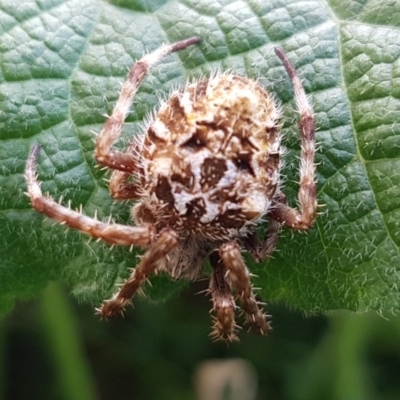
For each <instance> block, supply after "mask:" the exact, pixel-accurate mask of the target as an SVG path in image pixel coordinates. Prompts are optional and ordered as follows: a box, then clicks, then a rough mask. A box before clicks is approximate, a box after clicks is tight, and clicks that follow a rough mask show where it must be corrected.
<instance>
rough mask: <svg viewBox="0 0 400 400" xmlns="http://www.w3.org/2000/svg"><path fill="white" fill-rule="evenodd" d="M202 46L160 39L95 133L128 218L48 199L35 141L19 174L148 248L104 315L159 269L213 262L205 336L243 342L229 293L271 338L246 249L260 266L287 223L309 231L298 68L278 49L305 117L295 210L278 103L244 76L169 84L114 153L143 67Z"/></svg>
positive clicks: (88, 223)
mask: <svg viewBox="0 0 400 400" xmlns="http://www.w3.org/2000/svg"><path fill="white" fill-rule="evenodd" d="M199 42H200V39H199V38H197V37H192V38H188V39H185V40H182V41H179V42H176V43H174V44H170V45H163V46H161V47H160V48H158V49H157V50H155V51H154V52H152V53H150V54H147V55H145V56H144V57H143V58H141V59H140V60H138V61H137V62H136V63H135V64H134V65H133V66H132V68H131V69H130V71H129V75H128V78H127V80H126V82H125V83H124V85H123V87H122V90H121V93H120V95H119V98H118V100H117V103H116V105H115V108H114V110H113V112H112V114H111V115H110V116H109V117H108V118H107V121H106V123H105V125H104V127H103V129H102V131H101V132H100V134H99V135H98V136H97V140H96V149H95V157H96V160H97V161H98V163H100V164H101V165H103V166H106V167H109V168H111V169H112V170H113V173H112V175H111V179H110V184H109V188H110V193H111V196H112V197H113V198H114V199H120V200H127V199H129V200H137V202H136V204H135V205H134V206H133V208H132V218H133V221H134V225H133V226H127V225H121V224H117V223H105V222H101V221H98V220H97V219H95V218H94V219H93V218H89V217H87V216H85V215H83V214H82V211H74V210H71V209H70V207H64V206H63V205H61V204H58V203H57V202H55V201H54V200H53V199H52V198H51V197H49V196H48V195H47V196H46V195H43V194H42V192H41V189H40V184H39V182H38V180H37V175H36V160H37V157H38V153H39V151H40V146H39V145H34V146H33V147H32V149H31V152H30V155H29V158H28V161H27V166H26V172H25V177H26V182H27V187H28V195H29V197H30V200H31V202H32V205H33V207H34V208H35V209H36V210H37V211H39V212H42V213H44V214H45V215H47V216H48V217H50V218H53V219H55V220H56V221H58V222H60V223H62V224H65V225H67V226H69V227H71V228H75V229H78V230H80V231H82V232H85V233H87V234H89V235H91V236H93V237H96V238H99V239H102V240H104V241H105V242H107V243H111V244H115V245H126V246H131V247H132V246H139V247H142V248H144V249H145V253H144V255H143V256H142V257H141V259H140V262H139V264H138V265H137V266H136V268H135V269H134V270H133V272H132V274H131V276H130V277H129V278H128V279H127V280H126V281H125V282H124V283H123V285H122V286H121V287H120V288H119V289H118V291H117V292H116V293H115V294H114V295H113V296H112V297H111V298H110V299H108V300H105V301H104V302H103V303H102V305H101V306H100V307H99V308H97V312H98V313H99V314H101V315H102V316H103V317H105V318H110V317H113V316H114V315H116V314H118V313H120V312H122V311H123V310H124V308H125V306H126V305H127V304H128V303H130V302H131V298H132V296H133V295H134V294H135V292H136V291H138V290H139V289H140V288H141V286H142V285H143V284H144V283H145V282H146V281H147V279H148V277H149V276H150V275H151V274H153V273H155V272H158V271H165V272H166V273H168V274H169V275H170V276H171V277H172V278H174V279H181V278H185V279H191V280H193V279H197V278H199V277H200V276H202V274H203V269H204V264H205V262H206V260H207V259H208V260H209V262H210V265H211V267H212V274H211V277H210V284H209V290H208V291H209V294H210V295H211V298H212V303H213V312H214V317H213V320H214V321H213V328H212V332H211V336H213V337H214V338H215V339H222V340H225V341H232V340H237V339H238V337H237V330H238V328H239V327H238V326H237V325H236V323H235V310H236V304H235V296H236V297H237V298H238V299H239V301H240V303H241V306H242V310H243V314H244V316H245V323H246V324H247V325H248V326H249V327H250V328H251V329H252V330H253V331H255V332H257V333H260V334H266V333H267V332H268V331H269V329H270V322H269V319H270V316H269V315H267V314H266V313H265V311H264V310H263V305H262V304H261V303H259V302H258V301H257V299H256V297H255V295H254V290H253V287H252V283H251V276H252V275H251V274H250V272H249V270H248V269H247V267H246V265H245V262H244V261H243V258H242V255H241V252H242V251H241V249H242V248H243V249H244V250H246V251H247V252H248V253H250V255H251V256H252V257H253V258H254V259H255V260H256V261H257V262H261V261H262V260H265V259H266V258H268V257H269V256H270V255H271V253H272V251H273V250H274V247H275V245H276V243H277V239H278V234H279V231H280V229H281V227H282V225H286V226H288V227H289V228H292V229H298V230H306V229H309V228H310V227H311V225H312V224H313V222H314V220H315V217H316V208H317V200H316V183H315V177H314V174H315V165H314V153H315V136H314V131H315V126H314V118H313V111H312V108H311V106H310V105H309V103H308V101H307V98H306V94H305V91H304V88H303V86H302V84H301V81H300V79H299V77H298V75H297V73H296V70H295V68H294V66H293V65H292V63H291V62H290V61H289V60H288V58H287V57H286V55H285V53H284V52H283V50H282V49H280V48H276V49H275V53H276V55H277V56H278V57H279V58H280V60H281V62H282V63H283V65H284V67H285V69H286V71H287V73H288V75H289V77H290V80H291V82H292V86H293V90H294V96H295V100H296V104H297V108H298V112H299V114H300V122H299V127H300V135H301V161H300V184H299V194H298V201H299V210H297V209H294V208H291V207H289V206H288V204H287V201H286V197H285V195H284V194H283V193H282V192H281V190H280V155H281V147H280V140H281V134H280V128H281V124H280V122H279V120H280V114H281V112H280V108H279V107H278V106H277V104H276V102H275V101H274V99H273V97H272V95H271V94H270V93H269V92H268V91H266V90H265V89H263V88H262V87H261V86H260V85H259V84H258V83H257V82H255V81H253V80H250V79H248V78H245V77H242V76H238V75H233V74H220V75H217V74H216V75H214V76H212V77H210V78H209V79H206V80H200V81H197V82H194V83H191V84H188V85H187V86H186V87H184V88H183V89H181V90H178V91H175V92H173V93H172V95H171V97H170V98H169V99H168V100H167V101H165V102H164V103H163V104H161V106H160V108H159V111H158V113H157V114H156V115H155V116H154V118H153V119H152V120H151V121H150V122H149V123H148V125H147V129H146V131H145V133H143V134H141V135H138V136H137V137H135V138H134V139H133V140H132V141H131V143H130V145H129V147H128V149H127V151H126V152H121V151H118V150H117V149H115V148H114V147H113V145H114V143H115V141H116V140H117V139H118V138H119V136H120V134H121V130H122V126H123V124H124V121H125V118H126V116H127V114H128V113H129V110H130V108H131V106H132V102H133V98H134V96H135V93H136V92H137V90H138V88H139V85H140V83H141V82H142V80H143V78H144V77H145V76H146V74H147V72H148V70H149V69H150V68H151V67H152V66H153V65H154V64H156V63H157V62H159V61H160V60H161V59H162V58H163V57H165V56H167V55H168V54H170V53H173V52H176V51H179V50H182V49H185V48H186V47H188V46H191V45H195V44H197V43H199ZM266 219H268V221H269V222H268V228H267V230H266V232H265V235H264V238H262V239H260V238H259V237H258V235H257V234H256V227H257V226H258V225H260V223H261V222H263V221H265V220H266Z"/></svg>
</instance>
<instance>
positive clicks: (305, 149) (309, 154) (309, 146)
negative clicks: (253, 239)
mask: <svg viewBox="0 0 400 400" xmlns="http://www.w3.org/2000/svg"><path fill="white" fill-rule="evenodd" d="M275 53H276V55H277V56H278V57H279V58H280V60H281V61H282V63H283V65H284V67H285V69H286V71H287V73H288V75H289V77H290V80H291V82H292V85H293V91H294V97H295V100H296V105H297V109H298V111H299V114H300V121H299V128H300V133H301V163H300V190H299V202H300V208H301V214H302V220H303V221H304V222H305V223H306V225H307V226H310V225H311V224H312V223H313V221H314V220H315V217H316V214H317V193H316V192H317V191H316V181H315V163H314V156H315V122H314V115H313V110H312V107H311V105H310V103H309V101H308V99H307V96H306V93H305V91H304V87H303V85H302V83H301V80H300V78H299V76H298V74H297V72H296V69H295V67H294V65H293V64H292V63H291V62H290V61H289V59H288V58H287V56H286V54H285V52H284V51H283V50H282V49H281V48H275Z"/></svg>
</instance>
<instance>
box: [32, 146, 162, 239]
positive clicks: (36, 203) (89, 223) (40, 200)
mask: <svg viewBox="0 0 400 400" xmlns="http://www.w3.org/2000/svg"><path fill="white" fill-rule="evenodd" d="M39 151H40V145H38V144H36V145H34V146H33V147H32V149H31V152H30V154H29V157H28V161H27V163H26V169H25V179H26V183H27V187H28V193H27V194H28V196H29V197H30V199H31V202H32V205H33V207H34V208H35V209H36V210H37V211H39V212H42V213H43V214H45V215H47V216H48V217H50V218H53V219H55V220H56V221H58V222H60V223H61V224H64V225H67V226H69V227H70V228H74V229H78V230H80V231H82V232H85V233H87V234H89V235H91V236H93V237H95V238H99V239H102V240H104V241H105V242H107V243H111V244H116V245H127V246H132V245H135V246H146V245H148V244H149V243H151V242H152V241H153V239H154V236H155V231H154V229H153V228H152V227H150V226H146V225H145V226H136V227H135V226H127V225H121V224H115V223H104V222H101V221H98V220H97V219H93V218H90V217H87V216H85V215H83V214H82V212H81V211H74V210H71V209H70V208H69V207H64V206H62V205H61V204H58V203H56V202H55V201H54V200H53V199H52V198H51V197H49V196H44V195H43V194H42V191H41V189H40V184H39V182H38V180H37V175H36V159H37V157H38V154H39Z"/></svg>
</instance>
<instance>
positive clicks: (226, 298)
mask: <svg viewBox="0 0 400 400" xmlns="http://www.w3.org/2000/svg"><path fill="white" fill-rule="evenodd" d="M210 264H211V266H212V268H213V273H212V275H211V278H210V293H211V298H212V302H213V311H214V313H215V317H214V324H213V329H212V331H211V334H210V336H211V337H213V338H214V339H215V340H224V341H227V342H231V341H234V340H239V339H238V337H237V336H236V334H235V308H236V305H235V300H234V298H233V295H232V292H231V289H230V287H229V284H228V282H227V281H226V278H225V274H226V270H225V266H224V263H223V262H222V260H221V258H220V256H219V254H218V252H216V251H214V252H213V253H211V255H210Z"/></svg>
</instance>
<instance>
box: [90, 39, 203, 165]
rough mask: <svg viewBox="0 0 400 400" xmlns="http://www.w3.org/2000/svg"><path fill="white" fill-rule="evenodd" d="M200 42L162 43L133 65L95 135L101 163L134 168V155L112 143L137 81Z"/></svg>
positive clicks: (98, 159)
mask: <svg viewBox="0 0 400 400" xmlns="http://www.w3.org/2000/svg"><path fill="white" fill-rule="evenodd" d="M199 42H200V38H198V37H192V38H189V39H185V40H182V41H180V42H176V43H173V44H168V45H163V46H161V47H160V48H158V49H157V50H155V51H153V52H152V53H150V54H147V55H145V56H144V57H142V58H141V59H140V60H139V61H137V62H136V63H135V64H134V65H133V67H132V68H131V69H130V71H129V74H128V78H127V80H126V81H125V83H124V84H123V86H122V90H121V93H120V95H119V97H118V100H117V103H116V104H115V107H114V110H113V112H112V114H111V115H110V116H109V117H108V119H107V121H106V123H105V125H104V128H103V129H102V131H101V132H100V134H99V136H98V137H97V141H96V151H95V157H96V159H97V161H98V162H99V163H100V164H102V165H105V166H107V167H109V168H112V169H117V170H119V171H125V172H130V173H132V172H135V171H137V163H136V161H135V157H134V156H133V155H132V154H130V153H123V152H120V151H118V150H116V149H115V148H114V147H113V144H114V142H115V141H116V140H117V139H118V138H119V136H120V135H121V131H122V126H123V124H124V122H125V118H126V116H127V115H128V113H129V111H130V109H131V106H132V102H133V98H134V96H135V94H136V92H137V90H138V88H139V86H140V83H141V82H142V80H143V79H144V77H145V76H146V74H147V72H148V70H149V69H150V68H151V67H152V66H154V65H155V64H156V63H157V62H159V61H160V60H161V59H162V58H163V57H165V56H167V55H168V54H171V53H173V52H175V51H179V50H182V49H185V48H186V47H188V46H191V45H193V44H197V43H199Z"/></svg>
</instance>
